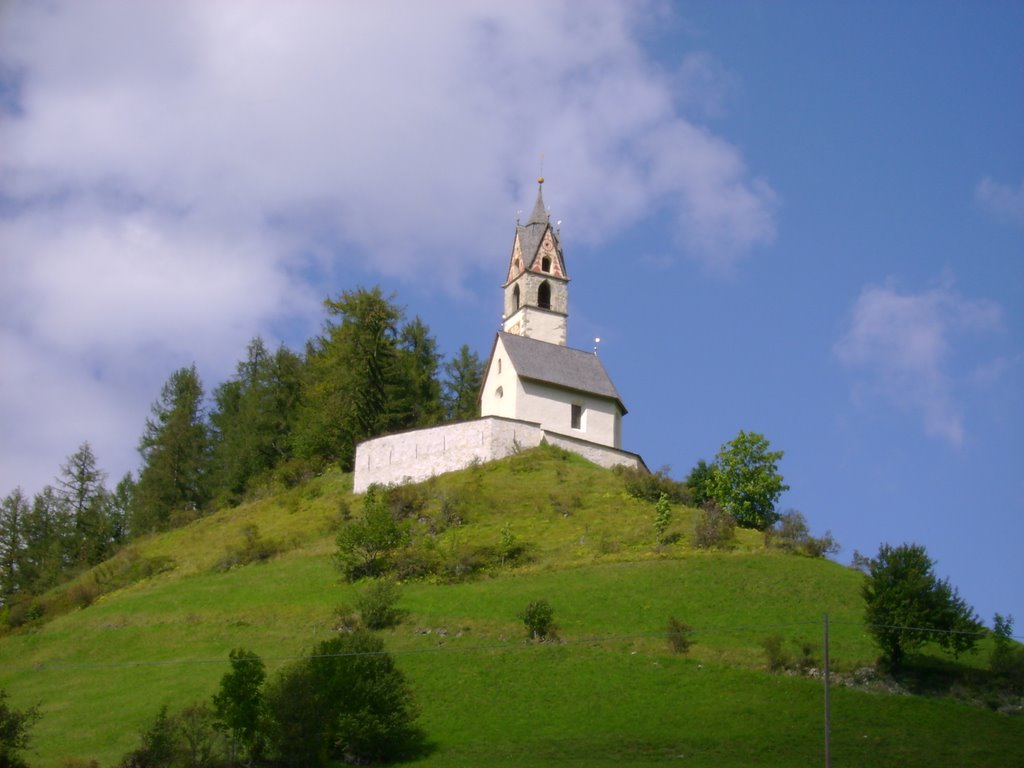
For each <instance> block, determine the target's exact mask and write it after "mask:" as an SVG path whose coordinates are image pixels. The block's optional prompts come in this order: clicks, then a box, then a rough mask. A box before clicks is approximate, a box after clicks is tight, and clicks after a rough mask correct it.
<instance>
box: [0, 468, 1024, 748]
mask: <svg viewBox="0 0 1024 768" xmlns="http://www.w3.org/2000/svg"><path fill="white" fill-rule="evenodd" d="M350 486H351V481H350V478H348V477H346V476H344V475H342V474H340V473H327V474H325V475H323V476H321V477H318V478H315V479H313V480H310V481H308V482H307V483H304V484H302V485H300V486H298V487H296V488H292V489H290V490H287V491H281V492H274V491H273V490H270V489H268V490H267V491H266V493H264V494H262V498H258V499H256V500H254V501H251V502H249V503H247V504H244V505H242V506H240V507H237V508H233V509H229V510H223V511H221V512H218V513H216V514H213V515H211V516H209V517H205V518H202V519H200V520H197V521H195V522H193V523H191V524H189V525H187V526H185V527H183V528H181V529H178V530H175V531H171V532H169V533H166V534H163V535H160V536H155V537H153V538H151V539H148V540H143V541H139V542H136V543H134V544H132V545H131V550H132V551H131V552H129V553H121V554H120V555H119V556H118V557H119V558H121V559H120V561H119V560H118V559H117V558H115V559H114V561H113V562H110V563H107V564H104V565H101V566H99V568H98V569H94V571H95V572H90V573H87V574H83V575H82V576H80V577H79V580H78V584H79V588H80V589H81V585H86V586H89V587H90V588H91V589H93V590H94V591H96V592H97V593H98V594H97V595H96V596H95V599H93V600H92V601H91V602H90V603H88V604H87V605H86V606H85V607H78V608H75V609H73V610H69V611H67V612H64V613H61V614H60V615H56V614H57V613H58V612H56V611H54V612H52V613H51V614H50V615H48V616H44V617H43V618H42V619H39V620H37V621H35V622H33V623H30V624H28V625H26V626H24V627H22V628H20V629H19V630H17V631H15V632H12V633H10V634H8V635H7V636H6V637H3V638H2V639H0V687H2V688H4V689H6V690H7V691H8V692H9V693H10V695H11V700H12V704H14V705H15V706H18V707H24V706H29V705H32V704H39V705H40V711H41V713H42V718H41V720H40V721H39V722H38V724H37V725H36V727H35V729H34V731H33V737H34V745H33V750H32V751H31V752H30V753H29V754H28V759H29V761H30V763H31V764H32V765H36V766H45V767H47V768H49V767H50V766H54V767H55V768H56V767H58V766H62V765H64V764H65V761H66V760H69V759H71V758H77V759H79V760H84V761H87V760H93V759H95V760H97V761H98V762H99V763H100V764H101V765H103V766H111V765H114V764H116V762H117V760H118V759H119V758H120V757H121V756H122V755H124V754H125V753H126V752H127V751H128V750H130V749H132V748H133V747H135V746H136V745H137V743H138V738H139V732H140V729H142V728H143V727H145V726H146V725H147V724H148V723H149V722H150V721H151V720H152V718H153V717H154V716H155V715H156V713H157V711H158V709H159V708H160V707H161V706H162V705H165V704H166V705H168V706H169V707H170V708H171V709H172V710H173V709H176V708H180V707H182V706H185V705H187V704H189V703H191V702H193V701H197V700H201V699H208V698H209V697H210V695H211V694H212V693H213V692H214V691H215V689H216V687H217V685H218V683H219V680H220V677H221V675H223V674H224V672H225V671H226V670H227V669H228V663H227V655H228V652H229V651H230V650H231V649H232V648H236V647H240V646H241V647H245V648H248V649H250V650H252V651H255V652H256V653H258V654H259V655H260V656H262V657H263V659H264V660H265V661H266V662H267V665H268V667H269V668H270V670H271V672H272V671H273V670H274V669H275V668H278V667H280V666H281V665H283V664H285V663H287V662H288V661H289V660H291V659H293V658H295V657H296V656H297V655H299V654H302V653H303V652H306V651H308V650H309V648H310V647H311V646H312V645H313V644H314V643H315V642H317V641H319V640H322V639H324V638H325V637H327V636H329V635H330V634H331V633H333V632H335V631H337V630H336V627H337V624H338V609H339V608H340V607H342V606H350V605H352V603H353V601H354V599H355V597H356V596H357V594H358V592H359V590H361V589H362V588H363V585H361V584H359V583H357V584H354V585H353V584H347V583H344V582H342V581H341V580H340V579H339V574H338V571H337V569H336V568H335V565H334V563H333V561H332V558H331V555H332V552H333V550H334V536H335V533H336V531H337V530H338V528H339V526H341V525H344V524H345V520H346V518H347V517H351V516H356V515H358V514H359V512H360V503H361V502H360V499H359V498H358V497H353V496H352V495H351V494H350V492H349V488H350ZM415 493H416V494H418V495H416V499H417V500H418V501H417V503H418V504H420V505H421V507H420V508H418V509H417V512H416V514H415V520H416V522H415V523H414V530H416V531H417V534H416V536H417V537H419V539H420V541H421V546H423V547H425V548H427V549H428V550H429V551H430V552H431V553H432V556H433V557H436V558H439V559H441V560H443V561H445V562H451V563H455V564H459V563H463V562H473V558H474V557H477V559H479V553H480V552H485V551H486V552H490V551H493V550H494V549H495V548H497V547H498V545H499V543H500V542H501V540H502V537H503V536H505V537H507V536H508V535H509V534H510V533H511V535H513V536H514V537H515V540H516V542H517V543H518V544H519V545H520V547H521V550H522V553H523V554H522V555H521V556H520V557H519V558H517V559H516V560H515V562H491V563H485V564H484V565H483V566H480V567H477V568H476V571H475V572H474V573H472V574H468V575H465V576H463V577H462V578H461V579H456V578H438V577H434V576H430V577H425V578H420V579H411V580H407V581H406V582H405V583H403V584H402V593H401V594H402V596H401V600H400V603H399V607H400V608H401V609H402V610H403V612H404V617H403V620H402V622H401V623H400V624H399V625H398V626H396V627H394V628H392V629H389V630H386V631H384V632H383V633H382V636H383V637H384V639H385V644H386V646H387V647H388V649H389V650H390V651H391V652H392V653H393V654H394V655H395V658H396V660H397V662H398V665H399V667H400V668H401V669H402V670H403V671H404V672H405V674H406V675H407V676H408V678H409V680H410V682H411V685H412V687H413V689H414V691H415V694H416V699H417V702H418V705H419V709H420V724H421V726H422V727H423V728H424V730H425V731H426V733H427V736H428V739H429V745H430V750H429V753H428V754H426V755H425V756H423V757H421V758H420V759H418V760H417V761H415V762H414V763H412V764H414V765H420V766H481V765H488V766H492V765H498V766H547V765H559V764H566V765H579V766H590V765H593V766H601V765H612V764H614V765H617V766H631V765H636V766H653V765H669V764H671V765H694V766H744V765H769V766H806V765H810V764H815V763H818V764H824V703H823V700H824V686H823V684H822V681H821V679H820V677H817V676H815V675H814V674H795V673H783V674H776V673H770V672H769V671H767V662H766V654H765V651H764V649H763V648H762V645H761V642H762V641H763V640H764V639H765V638H766V637H768V636H771V635H779V636H781V637H782V638H783V643H784V647H785V648H786V650H787V651H788V652H789V653H791V654H793V655H800V654H802V653H805V652H806V653H808V654H809V655H810V656H811V657H812V660H813V662H814V665H815V666H820V661H821V656H822V629H823V627H822V617H823V615H824V614H826V613H827V614H828V615H829V617H830V640H831V642H830V655H831V660H832V669H833V670H834V672H835V673H836V677H837V678H838V680H837V682H836V684H835V685H833V686H832V688H831V702H832V707H831V718H832V741H831V750H832V760H833V764H834V765H837V766H839V765H857V766H864V765H871V766H918V765H920V766H926V765H927V766H934V765H971V766H987V765H992V766H996V765H999V766H1004V765H1013V764H1019V761H1020V748H1021V745H1024V718H1021V717H1011V716H1008V715H1004V714H1000V713H998V712H994V711H991V710H990V709H989V708H986V707H984V706H981V705H978V704H977V703H973V702H969V701H966V700H964V697H957V696H955V695H952V694H947V695H942V696H922V695H907V694H905V693H892V692H889V691H887V690H885V689H884V687H882V686H876V685H868V686H861V687H852V686H847V685H844V684H843V683H844V681H846V680H848V679H849V678H852V677H853V675H854V673H855V672H856V671H857V670H861V669H862V668H865V667H870V666H872V665H873V663H874V659H875V655H876V653H877V651H876V649H875V648H874V646H873V644H872V642H871V640H870V638H869V636H868V634H867V633H866V631H865V629H864V627H863V625H862V613H863V610H862V605H861V598H860V595H859V587H860V582H861V578H862V577H861V575H860V574H859V573H857V572H856V571H853V570H851V569H849V568H847V567H844V566H842V565H839V564H837V563H834V562H830V561H827V560H821V559H810V558H806V557H801V556H797V555H787V554H782V553H780V552H777V551H774V550H768V549H765V548H764V546H763V542H762V539H761V536H760V535H759V534H756V533H753V532H748V531H742V532H739V535H738V538H737V542H736V545H735V546H734V547H733V548H731V549H729V550H726V551H713V552H708V551H700V550H696V549H694V547H693V546H692V545H691V544H690V535H691V532H692V527H693V523H694V519H695V515H696V511H695V510H692V509H689V508H687V507H683V506H677V507H675V508H674V509H673V522H672V527H671V528H670V530H669V534H670V540H671V542H672V543H669V544H658V543H657V541H656V538H657V537H656V535H655V531H654V525H653V521H654V506H653V505H652V504H649V503H646V502H642V501H638V500H636V499H633V498H631V497H630V496H629V495H628V494H627V493H626V492H625V487H624V484H623V481H622V478H621V477H619V476H618V475H616V474H615V473H612V472H608V471H606V470H603V469H600V468H597V467H594V466H592V465H589V464H587V463H586V462H584V461H582V460H580V459H577V458H574V457H569V456H566V455H563V454H561V453H559V452H557V451H549V450H544V449H540V450H538V451H530V452H526V453H523V454H520V455H517V456H514V457H511V458H509V459H507V460H505V461H502V462H497V463H495V464H490V465H484V466H480V467H474V468H471V469H469V470H466V471H464V472H460V473H456V474H454V475H450V476H446V477H442V478H437V479H435V480H432V481H430V482H428V483H426V484H423V485H422V486H420V487H419V488H418V490H417V491H416V492H415ZM442 517H443V518H444V520H445V521H446V522H445V525H434V524H433V523H434V522H435V521H437V520H439V519H441V518H442ZM811 523H812V526H813V520H812V521H811ZM253 527H255V531H257V532H258V538H259V540H260V541H262V542H264V543H267V544H268V545H269V546H270V549H271V550H272V551H274V552H276V554H274V555H273V556H271V557H268V558H266V559H263V560H261V561H259V562H251V563H249V564H241V565H235V566H234V567H230V568H228V567H225V565H224V563H225V556H226V554H227V553H230V552H231V551H232V550H233V549H234V550H237V549H238V548H239V547H241V546H243V543H244V541H245V540H246V537H247V536H248V537H249V538H250V539H252V537H253V535H254V529H253ZM428 531H429V533H427V532H428ZM488 548H489V549H488ZM126 562H135V563H137V562H153V563H160V564H161V567H160V568H154V569H152V573H151V575H149V576H148V577H145V578H141V577H140V578H138V579H136V580H134V581H131V583H121V582H123V581H124V580H125V579H124V577H117V574H118V573H122V572H124V571H125V567H123V564H124V563H126ZM477 565H478V566H479V563H477ZM119 578H120V580H119ZM66 589H67V590H73V589H75V585H74V584H72V585H70V587H67V588H66ZM538 599H546V600H548V601H549V602H550V603H551V605H552V606H553V608H554V618H555V623H556V626H557V640H554V641H550V642H543V643H538V642H531V641H528V640H527V639H526V633H525V630H524V627H523V624H522V621H521V620H520V619H519V618H518V614H519V612H520V611H521V610H522V609H523V608H524V607H525V606H526V605H527V604H528V603H529V602H531V601H533V600H538ZM57 603H59V601H55V604H57ZM671 616H674V617H676V618H678V619H679V620H681V621H683V622H685V623H686V624H688V625H690V626H691V627H692V628H693V636H692V637H693V640H694V644H693V646H692V648H691V649H690V651H689V652H688V653H687V654H685V655H683V654H675V653H673V652H672V651H671V650H670V648H669V646H668V643H667V642H666V637H665V632H666V625H667V622H668V619H669V617H671ZM986 654H987V649H986V648H982V650H981V652H980V653H978V654H977V655H975V656H971V657H968V658H966V659H962V660H961V667H962V672H963V674H965V675H968V676H969V675H970V674H971V672H972V670H980V669H981V668H983V667H984V664H985V660H986Z"/></svg>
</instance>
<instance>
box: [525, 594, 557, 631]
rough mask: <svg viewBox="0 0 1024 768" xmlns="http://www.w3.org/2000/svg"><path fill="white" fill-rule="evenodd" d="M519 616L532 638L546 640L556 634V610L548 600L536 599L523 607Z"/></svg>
mask: <svg viewBox="0 0 1024 768" xmlns="http://www.w3.org/2000/svg"><path fill="white" fill-rule="evenodd" d="M519 618H521V619H522V620H523V623H524V624H525V625H526V631H527V634H528V636H529V637H530V639H532V640H544V639H545V638H548V637H552V636H553V635H554V629H555V625H554V618H555V611H554V609H553V608H552V607H551V604H550V603H549V602H548V601H547V600H535V601H534V602H532V603H530V604H529V605H527V606H526V608H524V609H523V612H522V613H521V614H519Z"/></svg>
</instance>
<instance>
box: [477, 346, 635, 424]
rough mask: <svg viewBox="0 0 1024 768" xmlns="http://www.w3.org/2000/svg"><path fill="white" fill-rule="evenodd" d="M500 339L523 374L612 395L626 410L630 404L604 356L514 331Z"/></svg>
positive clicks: (574, 387)
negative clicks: (606, 366) (620, 390)
mask: <svg viewBox="0 0 1024 768" xmlns="http://www.w3.org/2000/svg"><path fill="white" fill-rule="evenodd" d="M498 338H499V339H501V342H502V344H504V346H505V351H506V352H507V353H508V356H509V362H510V363H511V364H512V366H513V367H514V368H515V369H516V372H517V373H518V374H519V375H520V377H522V378H524V379H532V380H534V381H541V382H544V383H546V384H554V385H555V386H558V387H564V388H566V389H574V390H576V391H578V392H586V393H588V394H592V395H599V396H601V397H607V398H610V399H612V400H615V401H616V402H617V403H618V404H619V407H620V408H621V409H622V412H623V413H626V406H625V405H623V403H622V398H621V397H619V393H618V390H616V389H615V385H614V384H612V380H611V379H610V378H609V377H608V372H607V371H605V369H604V366H603V365H602V364H601V358H599V357H598V356H597V355H595V354H594V353H593V352H584V351H583V350H581V349H572V348H570V347H564V346H562V345H561V344H551V343H549V342H547V341H538V340H537V339H531V338H529V337H527V336H517V335H515V334H511V333H498ZM492 356H493V353H492Z"/></svg>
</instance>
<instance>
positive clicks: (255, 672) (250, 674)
mask: <svg viewBox="0 0 1024 768" xmlns="http://www.w3.org/2000/svg"><path fill="white" fill-rule="evenodd" d="M229 658H230V659H231V671H230V672H227V673H225V675H224V677H222V678H221V680H220V689H219V690H218V691H217V693H216V694H215V695H214V697H213V706H214V709H215V710H216V712H217V717H218V718H220V720H221V722H222V723H224V725H226V726H227V728H228V731H229V732H230V734H231V743H230V754H229V756H230V760H231V763H232V764H233V763H234V761H235V759H236V758H237V756H238V754H239V752H240V751H241V752H244V753H245V754H246V755H247V756H248V757H249V758H250V759H251V758H256V757H258V755H259V753H260V743H261V740H262V738H261V737H262V734H261V730H260V728H261V725H262V723H261V718H262V714H263V690H262V689H263V681H264V679H266V676H267V675H266V669H265V667H264V665H263V660H262V659H261V658H260V657H259V656H257V655H256V654H255V653H253V652H252V651H247V650H245V649H244V648H236V649H234V650H233V651H231V653H230V654H229Z"/></svg>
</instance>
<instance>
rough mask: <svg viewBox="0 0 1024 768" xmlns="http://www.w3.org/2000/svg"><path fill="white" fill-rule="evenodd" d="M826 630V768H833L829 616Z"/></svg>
mask: <svg viewBox="0 0 1024 768" xmlns="http://www.w3.org/2000/svg"><path fill="white" fill-rule="evenodd" d="M824 624H825V626H824V630H825V652H824V654H823V658H824V662H823V664H824V667H825V669H824V674H823V675H822V677H823V678H824V680H825V768H832V705H831V702H830V700H829V690H828V614H827V613H826V614H825V618H824Z"/></svg>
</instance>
